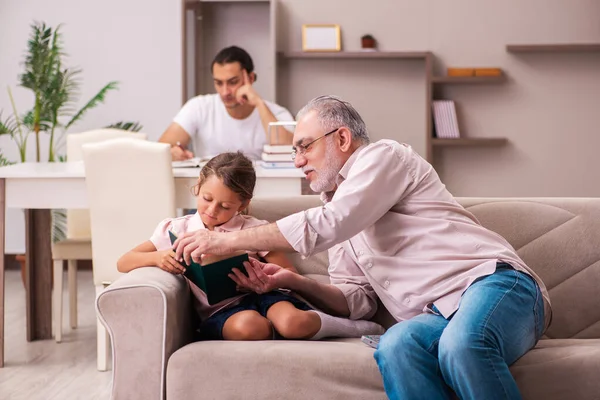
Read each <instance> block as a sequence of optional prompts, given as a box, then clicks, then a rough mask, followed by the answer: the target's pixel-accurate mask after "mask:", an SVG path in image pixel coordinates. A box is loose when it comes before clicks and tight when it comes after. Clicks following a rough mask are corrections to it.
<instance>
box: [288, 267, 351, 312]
mask: <svg viewBox="0 0 600 400" xmlns="http://www.w3.org/2000/svg"><path fill="white" fill-rule="evenodd" d="M288 286H289V287H288V288H287V289H291V290H293V291H294V292H296V293H298V294H299V295H301V296H302V297H304V298H305V299H306V300H308V301H309V302H311V303H312V304H314V305H315V306H316V307H318V308H319V309H321V310H323V311H325V312H326V313H328V314H331V315H335V316H339V317H345V318H347V317H349V316H350V309H349V308H348V302H347V301H346V297H345V296H344V293H343V292H342V291H341V290H340V289H338V288H337V287H335V286H333V285H328V284H323V283H320V282H317V281H315V280H314V279H310V278H307V277H304V276H302V275H296V276H295V277H294V278H293V279H292V280H291V281H290V282H289V285H288Z"/></svg>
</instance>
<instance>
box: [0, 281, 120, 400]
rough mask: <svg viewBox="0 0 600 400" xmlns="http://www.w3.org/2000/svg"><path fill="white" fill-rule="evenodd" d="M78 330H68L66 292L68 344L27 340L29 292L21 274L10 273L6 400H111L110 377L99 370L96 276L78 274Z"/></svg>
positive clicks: (3, 374)
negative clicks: (94, 279) (26, 326)
mask: <svg viewBox="0 0 600 400" xmlns="http://www.w3.org/2000/svg"><path fill="white" fill-rule="evenodd" d="M77 281H78V289H79V292H78V307H79V321H78V324H79V326H78V327H77V329H74V330H72V329H71V328H70V327H69V311H68V310H69V308H68V298H67V292H66V287H67V284H66V274H65V284H64V286H65V292H64V302H63V304H64V306H63V307H64V311H63V341H62V343H56V342H55V341H54V340H43V341H35V342H27V341H26V340H25V290H24V288H23V284H22V282H21V276H20V272H19V271H15V270H9V271H6V298H5V310H6V315H5V335H6V336H5V344H4V348H5V364H4V368H2V369H0V399H2V400H21V399H23V400H25V399H27V400H37V399H39V400H42V399H43V400H51V399H57V400H58V399H60V400H70V399H77V400H79V399H84V398H85V399H109V398H110V389H111V371H110V370H109V371H107V372H99V371H98V370H97V369H96V314H95V309H94V297H95V291H94V286H93V283H92V272H91V271H80V272H79V274H78V279H77Z"/></svg>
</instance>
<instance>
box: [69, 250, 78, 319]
mask: <svg viewBox="0 0 600 400" xmlns="http://www.w3.org/2000/svg"><path fill="white" fill-rule="evenodd" d="M68 266H69V268H68V281H69V321H70V322H71V329H75V328H77V260H69V262H68Z"/></svg>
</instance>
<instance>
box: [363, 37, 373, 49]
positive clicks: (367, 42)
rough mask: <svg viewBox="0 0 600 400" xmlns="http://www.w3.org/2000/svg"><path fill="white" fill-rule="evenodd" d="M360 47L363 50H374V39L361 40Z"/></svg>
mask: <svg viewBox="0 0 600 400" xmlns="http://www.w3.org/2000/svg"><path fill="white" fill-rule="evenodd" d="M360 41H361V45H362V48H363V49H374V48H375V39H372V38H362V39H361V40H360Z"/></svg>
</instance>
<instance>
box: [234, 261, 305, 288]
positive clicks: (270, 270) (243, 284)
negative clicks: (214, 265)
mask: <svg viewBox="0 0 600 400" xmlns="http://www.w3.org/2000/svg"><path fill="white" fill-rule="evenodd" d="M244 267H245V268H246V272H248V276H246V275H244V274H243V273H242V272H241V271H240V270H238V269H237V268H234V269H233V270H232V271H233V273H232V274H229V278H231V279H232V280H233V281H234V282H235V283H236V284H237V286H238V290H240V291H242V292H244V291H252V292H255V293H258V294H262V293H267V292H270V291H272V290H275V289H280V288H285V286H286V284H285V282H286V278H287V277H289V275H295V273H294V272H292V271H289V270H287V269H285V268H281V267H280V266H279V265H275V264H271V263H263V262H260V261H258V260H256V259H254V258H250V262H244Z"/></svg>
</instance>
